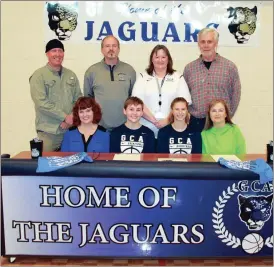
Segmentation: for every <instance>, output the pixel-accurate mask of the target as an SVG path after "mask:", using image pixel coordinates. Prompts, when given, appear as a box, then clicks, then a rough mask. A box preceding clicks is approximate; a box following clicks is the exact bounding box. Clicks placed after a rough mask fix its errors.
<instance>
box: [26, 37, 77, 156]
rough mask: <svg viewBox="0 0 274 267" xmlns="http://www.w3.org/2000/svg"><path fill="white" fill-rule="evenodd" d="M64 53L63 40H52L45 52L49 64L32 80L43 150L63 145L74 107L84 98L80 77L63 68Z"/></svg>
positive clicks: (37, 124) (30, 80) (37, 122)
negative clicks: (77, 101)
mask: <svg viewBox="0 0 274 267" xmlns="http://www.w3.org/2000/svg"><path fill="white" fill-rule="evenodd" d="M64 51H65V50H64V45H63V44H62V43H61V42H60V41H59V40H57V39H53V40H50V41H49V42H48V43H47V45H46V51H45V52H46V56H47V58H48V63H47V64H46V66H44V67H42V68H39V69H38V70H36V71H35V72H34V73H33V74H32V76H31V77H30V79H29V82H30V92H31V97H32V100H33V102H34V106H35V115H36V119H35V126H36V131H37V134H38V138H39V139H41V140H43V151H55V150H58V148H59V147H60V146H61V143H62V140H63V135H64V133H65V131H66V129H68V128H69V127H70V126H71V125H72V123H73V115H72V108H73V105H74V103H75V102H76V100H77V99H78V98H79V97H80V96H82V92H81V89H80V86H79V81H78V78H77V76H76V75H75V73H74V72H72V71H71V70H69V69H67V68H64V67H63V66H62V62H63V59H64Z"/></svg>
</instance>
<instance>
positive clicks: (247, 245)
mask: <svg viewBox="0 0 274 267" xmlns="http://www.w3.org/2000/svg"><path fill="white" fill-rule="evenodd" d="M263 246H264V240H263V238H262V237H261V236H260V235H259V234H256V233H252V234H248V235H246V236H245V237H244V239H243V241H242V248H243V250H244V251H245V252H247V253H249V254H255V253H258V252H259V251H260V250H261V249H262V248H263Z"/></svg>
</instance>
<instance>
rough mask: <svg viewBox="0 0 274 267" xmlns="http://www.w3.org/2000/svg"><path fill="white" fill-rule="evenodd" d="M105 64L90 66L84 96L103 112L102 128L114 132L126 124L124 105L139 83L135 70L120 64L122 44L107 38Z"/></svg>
mask: <svg viewBox="0 0 274 267" xmlns="http://www.w3.org/2000/svg"><path fill="white" fill-rule="evenodd" d="M101 52H102V54H103V55H104V59H102V61H100V62H98V63H96V64H94V65H92V66H90V67H89V68H88V69H87V71H86V73H85V78H84V95H85V96H90V97H93V98H95V100H96V101H97V102H98V103H99V104H100V106H101V108H102V113H103V116H102V119H101V121H100V125H101V126H103V127H104V128H106V129H107V130H109V131H111V130H112V129H113V128H115V127H117V126H120V125H121V124H123V123H124V122H125V121H126V117H125V115H124V114H123V108H124V103H125V101H126V99H127V98H128V97H130V96H131V93H132V88H133V85H134V83H135V80H136V72H135V70H134V69H133V67H132V66H131V65H129V64H127V63H125V62H122V61H120V60H119V58H118V55H119V52H120V43H119V40H118V39H117V38H116V37H114V36H112V35H109V36H106V37H105V38H104V39H103V40H102V43H101Z"/></svg>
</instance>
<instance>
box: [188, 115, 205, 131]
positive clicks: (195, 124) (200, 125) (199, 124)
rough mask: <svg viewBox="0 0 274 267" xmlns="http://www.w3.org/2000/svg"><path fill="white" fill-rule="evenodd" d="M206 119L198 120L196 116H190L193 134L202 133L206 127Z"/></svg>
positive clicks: (190, 126)
mask: <svg viewBox="0 0 274 267" xmlns="http://www.w3.org/2000/svg"><path fill="white" fill-rule="evenodd" d="M205 121H206V118H201V119H200V118H196V117H194V116H192V115H191V116H190V121H189V126H188V127H189V129H190V130H191V131H193V132H201V131H202V130H203V129H204V127H205Z"/></svg>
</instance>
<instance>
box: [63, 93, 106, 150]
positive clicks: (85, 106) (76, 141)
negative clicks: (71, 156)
mask: <svg viewBox="0 0 274 267" xmlns="http://www.w3.org/2000/svg"><path fill="white" fill-rule="evenodd" d="M101 118H102V112H101V108H100V106H99V105H98V104H97V103H96V101H95V100H94V99H93V98H91V97H80V98H79V99H78V100H77V102H76V103H75V105H74V107H73V125H74V126H73V127H71V128H70V129H69V130H68V131H67V132H66V133H65V135H64V139H63V142H62V146H61V151H63V152H106V153H107V152H109V132H107V131H106V129H105V128H103V127H102V126H100V125H98V123H99V122H100V120H101Z"/></svg>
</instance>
